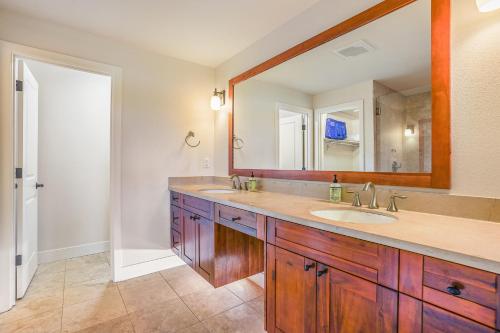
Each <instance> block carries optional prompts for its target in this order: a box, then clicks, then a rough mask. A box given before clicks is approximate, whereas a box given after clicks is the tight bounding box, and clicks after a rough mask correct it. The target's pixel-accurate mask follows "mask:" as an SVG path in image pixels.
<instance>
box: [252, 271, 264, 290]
mask: <svg viewBox="0 0 500 333" xmlns="http://www.w3.org/2000/svg"><path fill="white" fill-rule="evenodd" d="M248 279H250V280H251V281H253V282H255V283H256V284H257V285H259V286H260V287H261V288H262V289H264V282H265V279H266V275H265V274H264V272H262V273H258V274H255V275H252V276H249V277H248Z"/></svg>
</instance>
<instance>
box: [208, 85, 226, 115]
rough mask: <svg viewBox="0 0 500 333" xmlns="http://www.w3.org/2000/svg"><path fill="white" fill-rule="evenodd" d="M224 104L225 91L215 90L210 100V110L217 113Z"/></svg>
mask: <svg viewBox="0 0 500 333" xmlns="http://www.w3.org/2000/svg"><path fill="white" fill-rule="evenodd" d="M224 104H226V91H225V90H222V91H218V90H217V88H216V89H215V90H214V94H213V96H212V98H211V99H210V107H211V108H212V110H215V111H218V110H220V108H221V106H223V105H224Z"/></svg>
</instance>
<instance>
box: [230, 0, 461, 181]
mask: <svg viewBox="0 0 500 333" xmlns="http://www.w3.org/2000/svg"><path fill="white" fill-rule="evenodd" d="M412 2H414V0H385V1H382V2H381V3H379V4H377V5H375V6H373V7H371V8H369V9H367V10H366V11H364V12H361V13H359V14H358V15H355V16H353V17H351V18H350V19H348V20H346V21H344V22H342V23H340V24H338V25H336V26H334V27H332V28H330V29H328V30H326V31H324V32H322V33H320V34H318V35H316V36H314V37H312V38H310V39H308V40H306V41H304V42H302V43H300V44H298V45H296V46H294V47H292V48H290V49H288V50H286V51H285V52H283V53H281V54H278V55H277V56H275V57H273V58H271V59H269V60H267V61H265V62H263V63H261V64H260V65H257V66H255V67H254V68H251V69H249V70H247V71H245V72H244V73H242V74H240V75H238V76H236V77H234V78H232V79H231V80H230V81H229V103H230V105H231V109H230V110H229V114H228V146H229V147H228V163H229V165H228V171H229V174H237V175H240V176H249V175H250V174H251V172H254V175H255V176H256V177H259V178H279V179H280V178H281V179H295V180H310V181H330V180H331V179H332V178H333V175H334V174H336V175H337V177H338V179H339V181H340V182H343V183H366V182H368V181H373V182H375V183H377V184H380V185H394V186H414V187H434V188H450V187H451V162H450V161H451V135H450V133H451V131H450V128H451V125H450V104H451V103H450V49H451V48H450V16H451V15H450V0H432V11H431V12H432V13H431V15H432V17H431V22H432V28H431V34H432V36H431V41H432V52H431V64H432V123H433V126H432V132H433V133H432V138H433V140H432V173H397V174H394V173H390V172H346V171H301V170H250V169H235V168H234V151H233V136H234V131H233V128H234V86H235V85H236V84H238V83H240V82H242V81H244V80H247V79H249V78H251V77H253V76H255V75H258V74H260V73H262V72H264V71H266V70H268V69H271V68H273V67H275V66H277V65H279V64H281V63H283V62H285V61H288V60H290V59H292V58H294V57H296V56H298V55H301V54H303V53H305V52H307V51H309V50H312V49H314V48H315V47H318V46H320V45H322V44H324V43H327V42H329V41H331V40H333V39H335V38H337V37H339V36H342V35H344V34H346V33H348V32H350V31H353V30H355V29H357V28H359V27H361V26H364V25H366V24H368V23H370V22H372V21H374V20H376V19H378V18H381V17H383V16H385V15H387V14H389V13H392V12H394V11H396V10H398V9H400V8H402V7H404V6H406V5H408V4H410V3H412Z"/></svg>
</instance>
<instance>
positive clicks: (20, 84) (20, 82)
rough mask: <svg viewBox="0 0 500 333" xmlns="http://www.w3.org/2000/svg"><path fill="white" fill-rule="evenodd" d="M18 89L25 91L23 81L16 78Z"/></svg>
mask: <svg viewBox="0 0 500 333" xmlns="http://www.w3.org/2000/svg"><path fill="white" fill-rule="evenodd" d="M16 91H23V81H21V80H16Z"/></svg>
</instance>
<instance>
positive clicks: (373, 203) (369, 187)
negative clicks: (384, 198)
mask: <svg viewBox="0 0 500 333" xmlns="http://www.w3.org/2000/svg"><path fill="white" fill-rule="evenodd" d="M368 190H371V191H372V199H371V200H370V204H369V205H368V208H370V209H377V208H378V207H379V206H378V202H377V190H376V189H375V184H373V183H372V182H368V183H366V184H365V186H363V191H365V192H366V191H368Z"/></svg>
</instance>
